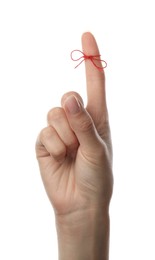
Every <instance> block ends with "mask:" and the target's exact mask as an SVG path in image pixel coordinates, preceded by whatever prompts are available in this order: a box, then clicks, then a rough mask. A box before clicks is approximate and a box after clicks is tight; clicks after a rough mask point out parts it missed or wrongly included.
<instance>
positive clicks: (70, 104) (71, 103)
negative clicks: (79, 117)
mask: <svg viewBox="0 0 155 260" xmlns="http://www.w3.org/2000/svg"><path fill="white" fill-rule="evenodd" d="M65 107H66V108H67V110H68V112H69V113H70V114H72V115H75V114H77V113H78V112H80V110H81V105H80V103H79V102H78V100H77V98H76V97H75V96H73V95H72V96H69V97H68V98H67V99H66V100H65Z"/></svg>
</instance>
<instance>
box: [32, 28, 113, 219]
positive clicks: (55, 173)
mask: <svg viewBox="0 0 155 260" xmlns="http://www.w3.org/2000/svg"><path fill="white" fill-rule="evenodd" d="M82 47H83V52H84V53H86V54H87V55H97V54H99V50H98V47H97V43H96V41H95V38H94V37H93V35H92V34H91V33H84V34H83V36H82ZM85 64H86V81H87V95H88V104H87V107H86V108H84V105H83V101H82V98H81V97H80V95H79V94H78V93H76V92H69V93H66V94H65V95H64V96H63V97H62V100H61V104H62V107H58V108H53V109H52V110H50V111H49V113H48V126H47V127H46V128H44V129H43V130H42V131H41V133H40V135H39V137H38V139H37V142H36V154H37V159H38V162H39V166H40V172H41V176H42V180H43V183H44V186H45V189H46V192H47V194H48V197H49V199H50V201H51V203H52V205H53V208H54V211H55V213H56V215H68V214H70V213H73V212H78V211H85V210H87V209H95V208H96V209H97V208H99V209H100V208H108V206H109V202H110V198H111V195H112V186H113V178H112V145H111V137H110V127H109V121H108V112H107V106H106V95H105V75H104V71H103V72H101V71H98V70H97V69H96V67H94V66H93V65H92V63H91V61H89V60H87V61H86V62H85ZM97 65H98V66H101V64H100V61H98V64H97Z"/></svg>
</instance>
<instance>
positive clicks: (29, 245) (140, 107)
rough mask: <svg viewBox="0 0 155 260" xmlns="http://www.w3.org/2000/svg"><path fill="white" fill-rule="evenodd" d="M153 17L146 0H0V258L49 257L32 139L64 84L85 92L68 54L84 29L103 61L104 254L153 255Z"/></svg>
mask: <svg viewBox="0 0 155 260" xmlns="http://www.w3.org/2000/svg"><path fill="white" fill-rule="evenodd" d="M154 24H155V16H154V1H153V0H152V1H151V0H147V1H146V0H145V1H143V0H141V1H140V0H130V1H126V0H117V1H114V0H113V1H112V0H111V1H110V0H107V1H105V0H102V1H101V0H95V1H90V0H78V1H73V0H72V1H71V0H66V1H60V0H58V1H52V0H51V1H47V0H44V1H43V0H42V1H40V0H37V1H36V0H26V1H22V0H20V1H19V0H18V1H17V0H14V1H11V0H10V1H9V0H0V259H3V260H10V259H16V260H21V259H22V260H27V259H30V260H31V259H33V260H34V259H38V260H41V259H44V260H50V259H57V237H56V231H55V219H54V214H53V210H52V207H51V205H50V203H49V201H48V198H47V196H46V193H45V191H44V188H43V185H42V182H41V178H40V174H39V169H38V165H37V161H36V159H35V151H34V145H35V140H36V137H37V135H38V133H39V132H40V130H41V129H42V128H43V127H44V126H46V114H47V112H48V110H49V109H50V108H52V107H54V106H60V98H61V96H62V95H63V94H64V93H65V92H67V91H70V90H73V91H77V92H79V94H80V95H81V96H82V97H83V99H84V102H85V104H86V102H87V97H86V87H85V75H84V64H81V66H80V67H78V68H77V69H76V70H74V66H75V63H74V62H73V61H71V59H70V52H71V51H72V50H73V49H81V34H82V33H83V32H85V31H91V32H92V33H93V34H94V35H95V37H96V39H97V41H98V44H99V47H100V52H101V54H102V58H103V59H105V60H106V61H107V62H108V67H107V69H106V88H107V101H108V107H109V114H110V123H111V130H112V138H113V147H114V177H115V186H114V193H113V198H112V202H111V208H110V214H111V239H110V260H116V259H119V260H124V259H125V260H131V259H132V260H137V259H141V260H146V259H149V260H154V259H155V249H154V243H155V242H154V241H155V210H154V205H155V188H154V187H155V178H154V175H155V119H154V118H155V102H154V100H155V92H154V89H155V77H154V76H155V51H154V46H155V35H154ZM75 235H76V234H75Z"/></svg>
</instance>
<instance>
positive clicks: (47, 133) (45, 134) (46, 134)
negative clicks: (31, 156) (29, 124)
mask: <svg viewBox="0 0 155 260" xmlns="http://www.w3.org/2000/svg"><path fill="white" fill-rule="evenodd" d="M51 136H52V128H51V127H45V128H44V129H43V130H42V131H41V133H40V140H41V141H42V142H44V141H45V140H49V139H50V138H51Z"/></svg>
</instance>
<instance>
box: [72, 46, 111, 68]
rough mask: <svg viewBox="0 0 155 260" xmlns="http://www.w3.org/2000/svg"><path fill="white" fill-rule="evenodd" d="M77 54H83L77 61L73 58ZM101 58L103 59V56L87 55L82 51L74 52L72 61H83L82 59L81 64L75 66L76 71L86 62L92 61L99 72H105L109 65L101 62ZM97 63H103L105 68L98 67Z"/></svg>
mask: <svg viewBox="0 0 155 260" xmlns="http://www.w3.org/2000/svg"><path fill="white" fill-rule="evenodd" d="M75 52H80V53H81V54H82V56H81V57H79V58H77V59H74V58H73V53H75ZM100 57H101V55H86V54H85V53H84V52H82V51H80V50H73V51H72V52H71V59H72V60H73V61H78V60H81V59H82V60H81V61H80V63H79V64H78V65H76V66H75V69H76V68H77V67H78V66H79V65H80V64H81V63H82V62H83V61H84V60H90V61H91V62H92V63H93V65H94V66H95V67H96V68H97V69H98V70H100V71H103V69H105V68H106V67H107V63H106V61H104V60H101V59H100ZM95 61H100V62H103V63H104V66H103V67H100V66H98V65H96V63H95Z"/></svg>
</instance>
